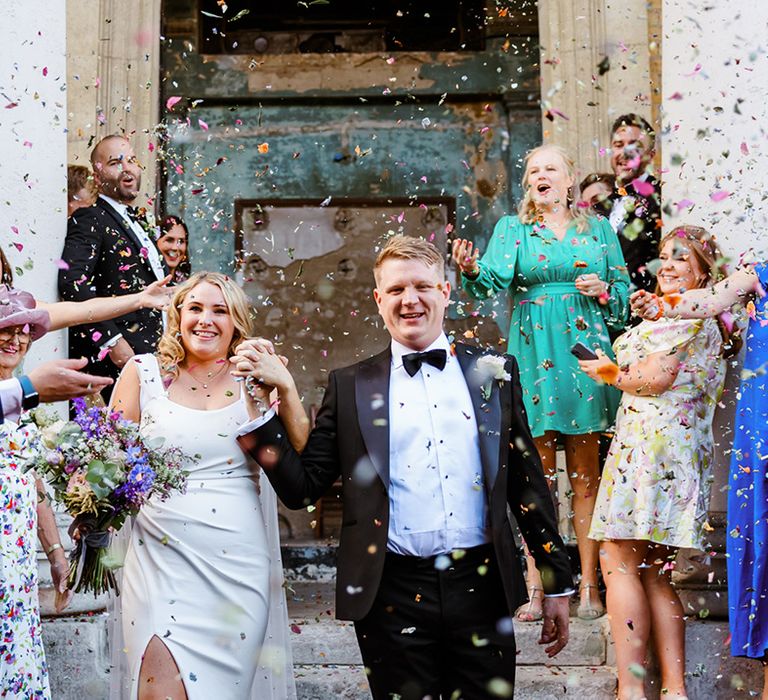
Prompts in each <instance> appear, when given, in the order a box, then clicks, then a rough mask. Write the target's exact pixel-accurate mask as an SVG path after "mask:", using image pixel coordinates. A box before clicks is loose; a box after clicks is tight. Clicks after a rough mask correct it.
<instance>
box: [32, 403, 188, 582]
mask: <svg viewBox="0 0 768 700" xmlns="http://www.w3.org/2000/svg"><path fill="white" fill-rule="evenodd" d="M40 420H42V419H40ZM41 432H42V431H41ZM52 454H56V458H54V459H51V456H52ZM194 459H195V458H194V457H191V456H189V455H186V454H185V453H184V452H183V451H182V450H180V449H179V448H177V447H172V448H165V447H163V445H162V440H159V441H158V439H156V438H155V439H152V440H145V439H144V437H143V436H142V435H141V433H140V431H139V426H138V425H137V424H136V423H132V422H130V421H127V420H125V419H124V418H123V417H122V415H121V414H119V413H116V412H114V411H110V410H109V409H107V408H101V407H95V406H94V407H91V408H89V407H88V406H87V404H86V403H85V401H83V400H77V401H75V418H74V419H73V420H72V421H69V422H67V423H63V422H62V424H61V425H60V426H56V429H55V430H49V431H48V434H47V435H46V436H45V439H43V437H42V435H41V437H40V440H39V444H38V445H37V446H36V456H35V457H34V458H33V459H32V460H31V461H30V463H29V468H33V469H35V470H36V471H37V472H38V473H39V474H41V475H42V476H44V477H46V478H47V480H48V481H49V483H50V485H51V486H52V487H53V490H54V493H55V495H56V498H57V500H60V501H61V502H62V503H63V504H64V506H65V507H66V509H67V512H68V513H69V514H70V515H71V516H72V517H73V518H74V522H73V524H72V526H71V528H70V531H71V532H73V531H75V530H76V531H77V532H79V534H80V537H79V539H78V541H77V544H76V546H75V549H74V551H73V552H72V563H73V566H72V568H71V571H72V575H71V578H70V582H69V585H70V588H72V589H74V590H75V591H89V590H90V591H93V592H94V593H95V594H97V595H98V594H99V593H101V592H103V591H106V590H109V589H110V588H116V586H117V584H116V580H115V576H114V572H113V570H112V569H113V567H114V566H115V564H114V563H113V562H112V561H110V558H109V555H108V547H109V540H110V533H111V532H114V531H116V530H119V529H120V528H121V527H122V525H123V523H124V522H125V520H126V518H128V517H130V516H133V515H136V514H137V513H138V512H139V510H140V509H141V508H142V507H143V506H144V504H145V503H146V502H147V501H148V500H149V499H151V498H159V499H166V498H168V497H169V496H171V494H173V493H174V492H184V490H185V488H186V475H187V472H186V470H185V467H186V466H187V465H188V464H190V462H192V461H194Z"/></svg>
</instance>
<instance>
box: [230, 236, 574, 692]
mask: <svg viewBox="0 0 768 700" xmlns="http://www.w3.org/2000/svg"><path fill="white" fill-rule="evenodd" d="M374 277H375V279H376V288H375V289H374V292H373V295H374V299H375V300H376V304H377V305H378V308H379V314H380V315H381V317H382V319H383V320H384V324H385V325H386V327H387V330H388V331H389V333H390V336H391V338H392V340H391V343H390V345H389V347H387V348H386V350H384V351H383V352H381V353H379V354H378V355H375V356H374V357H371V358H368V359H366V360H363V361H362V362H360V363H358V364H356V365H353V366H351V367H346V368H343V369H339V370H335V371H333V372H331V374H330V377H329V381H328V388H327V390H326V393H325V397H324V399H323V403H322V407H321V408H320V411H319V413H318V415H317V423H316V427H315V429H314V430H313V431H312V433H311V435H310V437H309V442H308V443H307V446H306V448H305V450H304V451H303V453H302V454H301V455H299V454H297V453H296V452H295V451H294V450H293V449H292V447H291V446H290V444H289V442H288V439H287V436H286V431H285V429H284V427H283V425H282V424H281V422H280V419H279V418H278V417H277V416H276V415H274V413H273V412H271V411H269V412H267V413H266V414H265V415H264V417H263V419H261V420H260V421H257V422H256V424H251V425H250V426H247V429H249V430H250V432H247V433H246V434H245V435H243V436H242V437H241V438H240V441H241V445H242V446H243V447H244V448H245V449H246V450H247V451H248V452H249V453H250V454H251V455H252V456H253V457H254V458H255V459H256V460H257V461H259V462H260V464H261V465H262V466H263V468H264V471H265V473H266V474H267V476H268V477H269V479H270V481H271V482H272V485H273V486H274V488H275V491H276V492H277V494H278V496H279V497H280V499H281V500H282V501H283V503H285V504H286V505H287V506H288V507H289V508H294V509H299V508H304V507H306V506H308V505H311V504H313V503H315V501H317V500H318V499H319V498H320V497H321V496H322V495H323V493H324V492H325V491H326V490H327V489H328V488H329V487H330V486H331V484H333V483H334V482H335V481H336V480H337V479H338V478H339V477H341V482H342V497H343V522H342V530H341V536H340V538H339V551H338V574H337V583H336V614H337V616H338V617H339V618H340V619H343V620H354V621H355V632H356V634H357V638H358V642H359V644H360V649H361V652H362V655H363V661H364V663H365V666H366V670H367V673H368V679H369V682H370V685H371V690H372V692H373V696H374V698H376V700H379V699H381V700H384V699H385V698H390V697H391V696H392V695H396V696H399V697H401V698H403V699H404V700H409V699H410V698H418V699H421V698H423V697H424V696H426V695H429V696H431V697H432V698H435V699H437V698H439V697H441V696H442V697H443V698H444V699H445V700H448V698H452V697H461V698H464V699H465V700H470V699H474V698H477V699H479V698H487V697H489V696H490V694H491V693H490V692H489V682H491V681H492V680H493V679H501V680H496V681H495V682H496V683H500V684H501V685H502V686H503V685H504V682H506V683H507V684H508V685H507V686H506V687H507V688H509V689H510V690H511V687H512V686H513V685H514V678H515V641H514V634H513V630H512V622H511V616H512V615H513V614H514V611H515V609H516V608H517V607H518V606H519V605H521V604H522V603H524V602H525V600H526V593H525V583H524V580H523V573H522V570H521V567H520V563H519V559H518V557H517V553H516V547H515V543H514V540H513V536H512V527H511V525H510V521H509V514H511V515H512V516H513V517H514V518H515V519H516V521H517V523H518V524H519V526H520V529H521V530H522V533H523V535H524V537H525V541H526V543H527V545H528V547H529V549H530V551H531V553H532V554H533V555H534V557H535V559H536V564H537V566H538V568H539V570H540V571H541V572H542V579H543V581H544V588H545V593H546V594H547V597H546V598H545V600H544V627H543V630H542V636H541V643H543V644H550V646H549V647H548V648H547V650H546V651H547V653H548V654H549V655H550V656H554V655H555V654H557V653H558V652H559V651H560V650H561V649H562V648H563V647H564V646H565V644H566V643H567V641H568V595H567V594H568V593H569V592H570V591H571V586H572V578H571V570H570V567H569V563H568V556H567V554H566V552H565V548H564V546H563V543H562V541H561V539H560V537H559V535H558V534H557V524H556V520H555V513H554V508H553V505H552V500H551V498H550V495H549V490H548V488H547V484H546V481H545V479H544V475H543V472H542V468H541V464H540V461H539V457H538V455H537V452H536V448H535V447H534V444H533V440H532V438H531V433H530V430H529V428H528V424H527V420H526V415H525V411H524V409H523V401H522V395H521V389H520V383H519V380H518V374H517V363H516V361H515V359H514V358H511V357H503V356H500V355H496V354H493V353H486V352H483V351H481V350H478V349H476V348H472V347H469V346H467V345H461V344H455V345H452V344H451V342H450V341H449V340H448V338H447V337H446V335H445V333H444V331H443V317H444V315H445V310H446V308H447V306H448V303H449V297H450V285H449V283H448V282H447V281H446V280H445V274H444V261H443V256H442V255H440V253H439V252H438V250H437V249H436V248H435V247H434V246H433V245H431V244H430V243H427V242H425V241H423V240H420V239H416V238H409V237H405V236H395V237H393V238H391V239H390V240H389V242H388V243H387V245H386V246H385V247H384V248H383V250H382V251H381V253H380V254H379V256H378V259H377V260H376V264H375V266H374ZM256 426H258V427H256ZM454 693H457V694H456V695H454Z"/></svg>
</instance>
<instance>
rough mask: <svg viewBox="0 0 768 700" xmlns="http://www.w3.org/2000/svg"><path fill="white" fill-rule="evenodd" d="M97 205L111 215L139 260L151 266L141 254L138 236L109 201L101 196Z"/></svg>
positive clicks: (141, 246)
mask: <svg viewBox="0 0 768 700" xmlns="http://www.w3.org/2000/svg"><path fill="white" fill-rule="evenodd" d="M97 202H98V204H99V206H100V207H101V208H102V209H103V210H104V211H105V212H106V213H107V214H109V215H110V216H111V217H112V220H113V221H114V222H115V223H116V224H117V225H118V226H119V227H120V230H121V231H122V232H123V233H124V234H125V236H126V237H127V238H128V240H129V241H130V242H131V245H133V247H134V248H135V249H136V251H135V252H136V254H137V255H138V256H139V259H140V260H144V262H145V263H146V265H147V266H148V267H150V268H151V267H152V266H151V265H150V264H149V260H148V259H147V258H145V257H144V256H143V255H142V254H141V249H142V248H143V247H144V246H143V245H142V243H141V241H140V240H139V238H138V236H137V235H136V234H135V233H134V231H133V228H131V226H130V225H129V224H128V222H127V221H126V220H124V219H123V217H122V216H120V214H118V213H117V212H116V211H115V210H114V208H113V207H112V205H111V204H110V203H109V202H106V201H104V200H103V199H102V198H101V197H99V199H98V200H97Z"/></svg>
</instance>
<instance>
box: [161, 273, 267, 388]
mask: <svg viewBox="0 0 768 700" xmlns="http://www.w3.org/2000/svg"><path fill="white" fill-rule="evenodd" d="M202 282H208V283H209V284H212V285H214V286H215V287H218V288H219V289H220V290H221V295H222V296H223V297H224V303H225V304H226V305H227V310H228V311H229V314H230V316H231V317H232V322H233V324H234V326H235V329H234V333H233V334H232V341H231V342H230V344H229V351H228V355H229V356H231V355H234V354H235V348H236V347H237V346H238V345H239V344H240V343H241V342H242V341H243V340H245V339H246V338H249V337H250V336H251V335H252V334H253V324H252V322H251V304H250V302H249V301H248V297H247V296H246V295H245V292H244V291H243V290H242V289H240V287H239V286H238V285H237V283H236V282H235V281H234V280H233V279H232V278H231V277H228V276H227V275H222V274H221V273H219V272H196V273H195V274H194V275H192V277H190V278H189V279H188V280H187V281H186V282H184V283H182V284H180V285H179V286H178V287H176V291H175V293H174V295H173V298H172V299H171V303H170V305H169V306H168V311H167V314H168V324H167V326H166V329H165V333H163V337H162V338H160V342H159V343H158V345H157V357H158V360H159V362H160V367H161V368H162V371H163V374H165V375H170V376H171V377H173V378H174V379H176V378H177V377H178V376H179V365H180V364H181V363H182V362H183V361H184V358H185V357H186V356H187V350H186V348H185V347H184V344H183V343H182V342H181V332H180V330H179V328H180V323H181V307H182V306H183V305H184V300H185V299H186V298H187V295H188V294H189V293H190V292H191V291H192V290H193V289H194V288H195V287H197V285H198V284H201V283H202Z"/></svg>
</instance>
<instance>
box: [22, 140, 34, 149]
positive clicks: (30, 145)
mask: <svg viewBox="0 0 768 700" xmlns="http://www.w3.org/2000/svg"><path fill="white" fill-rule="evenodd" d="M23 145H24V146H26V147H27V148H32V142H31V141H24V144H23Z"/></svg>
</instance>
